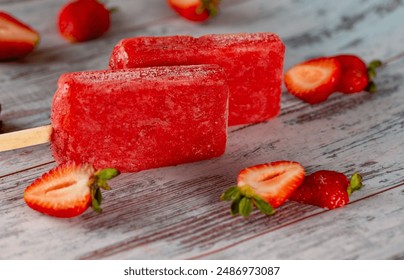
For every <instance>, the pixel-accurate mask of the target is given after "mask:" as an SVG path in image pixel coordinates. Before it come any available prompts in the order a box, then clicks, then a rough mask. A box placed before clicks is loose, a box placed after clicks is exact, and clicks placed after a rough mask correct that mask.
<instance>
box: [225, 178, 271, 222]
mask: <svg viewBox="0 0 404 280" xmlns="http://www.w3.org/2000/svg"><path fill="white" fill-rule="evenodd" d="M220 199H221V200H222V201H231V205H230V213H231V214H232V215H241V216H243V217H245V218H246V217H248V216H249V215H250V214H251V212H252V211H253V209H254V206H255V207H256V208H257V209H258V210H259V211H260V212H261V213H263V214H265V215H273V214H275V209H274V208H273V207H272V206H271V205H270V204H269V203H268V202H266V201H265V200H264V199H262V198H261V197H260V196H258V195H257V194H256V193H255V191H254V189H253V188H252V187H250V186H248V185H246V186H242V187H238V186H232V187H230V188H228V189H227V190H226V191H225V192H224V193H223V194H222V195H221V196H220Z"/></svg>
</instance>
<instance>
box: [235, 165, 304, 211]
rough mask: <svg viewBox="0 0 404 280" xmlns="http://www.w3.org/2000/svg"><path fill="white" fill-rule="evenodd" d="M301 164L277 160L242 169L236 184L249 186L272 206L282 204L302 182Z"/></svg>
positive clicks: (302, 169) (302, 170)
mask: <svg viewBox="0 0 404 280" xmlns="http://www.w3.org/2000/svg"><path fill="white" fill-rule="evenodd" d="M304 176H305V171H304V168H303V166H301V165H300V164H299V163H297V162H293V161H277V162H272V163H265V164H260V165H256V166H252V167H248V168H246V169H243V170H242V171H241V172H240V174H239V176H238V181H237V186H238V187H242V186H245V185H248V186H251V187H252V188H253V189H254V191H255V193H256V194H257V195H259V196H260V197H262V198H263V199H264V200H266V201H267V202H268V203H269V204H270V205H271V206H272V207H275V208H276V207H279V206H280V205H282V204H283V203H284V202H285V201H286V200H287V199H288V198H289V197H290V196H291V195H292V193H293V191H294V190H295V189H296V188H297V187H298V186H299V185H300V184H301V183H302V181H303V179H304Z"/></svg>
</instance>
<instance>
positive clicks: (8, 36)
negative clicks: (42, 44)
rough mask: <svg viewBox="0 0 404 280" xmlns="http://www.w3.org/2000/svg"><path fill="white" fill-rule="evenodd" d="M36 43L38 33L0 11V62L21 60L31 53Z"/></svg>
mask: <svg viewBox="0 0 404 280" xmlns="http://www.w3.org/2000/svg"><path fill="white" fill-rule="evenodd" d="M38 43H39V34H38V32H36V31H35V30H33V29H32V28H31V27H29V26H28V25H26V24H25V23H22V22H21V21H19V20H18V19H16V18H15V17H13V16H11V15H9V14H6V13H5V12H2V11H0V61H9V60H15V59H19V58H22V57H24V56H26V55H28V54H29V53H31V52H32V51H33V50H34V48H35V47H36V46H37V45H38Z"/></svg>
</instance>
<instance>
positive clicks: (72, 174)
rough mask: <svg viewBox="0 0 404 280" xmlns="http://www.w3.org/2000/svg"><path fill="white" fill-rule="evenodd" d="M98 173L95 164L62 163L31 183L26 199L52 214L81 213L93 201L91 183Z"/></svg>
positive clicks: (66, 215)
mask: <svg viewBox="0 0 404 280" xmlns="http://www.w3.org/2000/svg"><path fill="white" fill-rule="evenodd" d="M94 172H95V170H94V168H93V167H92V166H91V165H76V164H74V163H68V164H64V165H60V166H58V167H56V168H55V169H52V170H51V171H49V172H48V173H46V174H44V175H43V176H42V177H40V178H38V179H37V180H35V181H34V182H33V183H32V184H31V185H30V186H28V187H27V189H26V190H25V192H24V200H25V202H26V203H27V205H28V206H29V207H31V208H32V209H35V210H37V211H40V212H42V213H44V214H47V215H50V216H56V217H66V218H67V217H74V216H77V215H79V214H81V213H83V212H84V211H85V210H86V209H87V208H88V207H89V206H90V204H91V193H90V187H89V182H90V181H91V180H92V177H93V174H94Z"/></svg>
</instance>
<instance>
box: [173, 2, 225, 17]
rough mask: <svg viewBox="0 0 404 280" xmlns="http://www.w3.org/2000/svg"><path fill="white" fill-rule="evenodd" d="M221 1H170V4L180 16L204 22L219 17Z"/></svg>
mask: <svg viewBox="0 0 404 280" xmlns="http://www.w3.org/2000/svg"><path fill="white" fill-rule="evenodd" d="M219 3H220V0H168V4H169V5H170V6H171V7H172V8H173V10H174V11H176V12H177V13H178V14H179V15H180V16H182V17H184V18H186V19H188V20H190V21H197V22H202V21H206V20H208V19H209V18H210V17H214V16H216V15H217V13H218V11H219Z"/></svg>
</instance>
